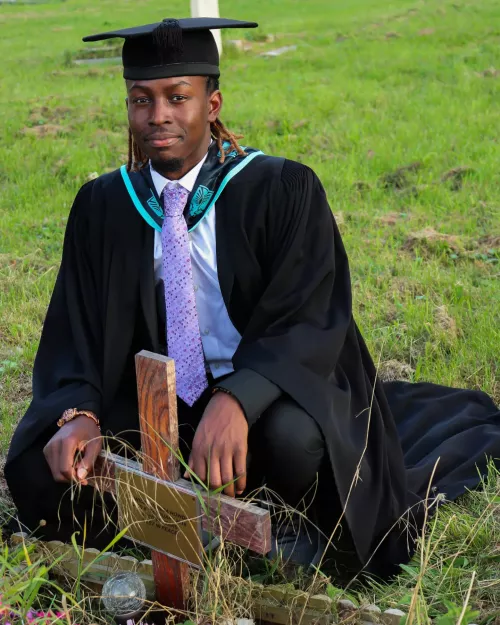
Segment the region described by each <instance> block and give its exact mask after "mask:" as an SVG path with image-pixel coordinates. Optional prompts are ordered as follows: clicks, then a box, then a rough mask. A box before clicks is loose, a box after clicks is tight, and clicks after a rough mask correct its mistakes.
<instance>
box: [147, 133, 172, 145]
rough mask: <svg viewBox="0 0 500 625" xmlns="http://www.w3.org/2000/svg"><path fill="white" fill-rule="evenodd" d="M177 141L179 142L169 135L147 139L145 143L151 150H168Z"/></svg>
mask: <svg viewBox="0 0 500 625" xmlns="http://www.w3.org/2000/svg"><path fill="white" fill-rule="evenodd" d="M178 141H180V137H173V136H171V135H170V136H169V135H158V136H152V137H149V138H148V139H147V142H148V143H149V145H150V146H152V147H153V148H169V147H171V146H172V145H174V144H175V143H177V142H178Z"/></svg>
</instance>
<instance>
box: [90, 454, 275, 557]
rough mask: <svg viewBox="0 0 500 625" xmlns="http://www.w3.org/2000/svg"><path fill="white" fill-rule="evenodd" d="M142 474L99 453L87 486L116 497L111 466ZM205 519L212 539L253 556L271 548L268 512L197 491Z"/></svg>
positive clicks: (133, 464)
mask: <svg viewBox="0 0 500 625" xmlns="http://www.w3.org/2000/svg"><path fill="white" fill-rule="evenodd" d="M117 465H118V466H119V467H120V468H124V469H127V468H128V469H132V470H135V471H141V472H142V465H141V464H140V463H139V462H136V461H134V460H129V459H126V458H123V457H122V456H118V455H116V454H112V453H109V452H105V451H103V452H101V455H100V457H99V458H98V461H97V463H96V466H95V468H94V474H93V476H92V478H89V483H90V484H91V485H93V486H94V487H95V488H97V489H98V490H100V491H106V492H110V493H112V494H116V480H115V467H116V466H117ZM160 482H161V480H160ZM165 484H175V486H179V487H181V488H183V489H184V490H191V491H193V490H194V489H193V485H192V484H191V482H188V481H187V480H184V479H179V480H177V481H176V482H174V483H172V482H170V483H169V482H166V481H165ZM198 492H199V494H200V495H201V497H202V499H203V501H204V502H205V507H206V509H207V510H208V516H207V515H206V514H203V516H202V527H203V529H204V530H206V531H207V532H210V533H212V534H213V535H214V536H219V537H220V538H222V539H223V540H227V541H229V542H232V543H235V544H237V545H240V546H242V547H245V548H247V549H250V550H252V551H255V552H256V553H260V554H266V553H268V552H269V551H270V549H271V519H270V515H269V511H268V510H265V509H263V508H260V507H259V506H256V505H253V504H251V503H248V502H245V501H241V500H238V499H233V498H232V497H227V496H226V495H222V494H219V495H213V494H211V493H208V492H206V491H201V490H200V491H198Z"/></svg>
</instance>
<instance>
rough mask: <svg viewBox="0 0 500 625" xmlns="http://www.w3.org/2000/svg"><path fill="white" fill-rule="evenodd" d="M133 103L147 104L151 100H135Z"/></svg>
mask: <svg viewBox="0 0 500 625" xmlns="http://www.w3.org/2000/svg"><path fill="white" fill-rule="evenodd" d="M133 102H134V104H145V103H146V102H149V98H134V100H133Z"/></svg>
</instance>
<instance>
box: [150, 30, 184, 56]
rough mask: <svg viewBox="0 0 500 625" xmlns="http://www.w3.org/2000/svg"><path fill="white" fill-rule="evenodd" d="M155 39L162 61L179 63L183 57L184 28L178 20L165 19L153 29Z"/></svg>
mask: <svg viewBox="0 0 500 625" xmlns="http://www.w3.org/2000/svg"><path fill="white" fill-rule="evenodd" d="M152 35H153V41H154V44H155V46H156V48H157V49H158V51H159V53H160V56H161V59H162V63H178V62H179V61H180V60H181V59H182V54H183V52H184V46H183V41H182V28H181V26H180V24H179V22H178V20H173V19H165V20H163V22H161V24H159V25H158V26H157V27H156V28H155V29H154V31H153V33H152Z"/></svg>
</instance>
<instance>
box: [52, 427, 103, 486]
mask: <svg viewBox="0 0 500 625" xmlns="http://www.w3.org/2000/svg"><path fill="white" fill-rule="evenodd" d="M101 448H102V439H101V432H100V430H99V428H98V427H97V425H96V424H95V423H94V421H92V419H89V418H88V417H85V416H81V417H76V418H75V419H73V420H72V421H69V422H68V423H66V424H65V425H63V426H62V427H61V429H60V430H59V431H58V432H57V434H55V435H54V436H53V437H52V438H51V439H50V441H49V442H48V443H47V445H46V446H45V447H44V450H43V453H44V456H45V459H46V460H47V462H48V464H49V467H50V470H51V471H52V476H53V477H54V480H55V481H56V482H71V481H76V482H80V483H81V484H83V485H84V486H86V485H87V479H86V478H87V475H88V474H89V472H90V471H91V470H92V468H93V466H94V463H95V461H96V458H97V456H98V455H99V452H100V451H101ZM77 452H79V453H80V454H83V456H81V458H80V459H79V460H78V461H77V462H76V463H75V454H76V453H77Z"/></svg>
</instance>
